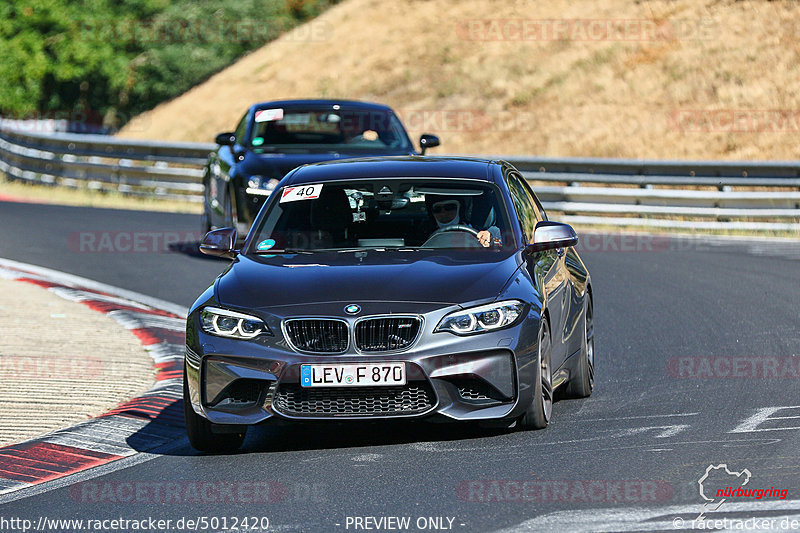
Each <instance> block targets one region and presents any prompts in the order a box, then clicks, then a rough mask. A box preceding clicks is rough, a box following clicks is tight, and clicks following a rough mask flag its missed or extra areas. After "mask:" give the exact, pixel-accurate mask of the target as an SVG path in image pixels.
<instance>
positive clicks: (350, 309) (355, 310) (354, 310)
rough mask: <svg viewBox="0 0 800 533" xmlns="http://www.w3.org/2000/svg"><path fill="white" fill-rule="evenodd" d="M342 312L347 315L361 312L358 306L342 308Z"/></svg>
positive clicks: (351, 305)
mask: <svg viewBox="0 0 800 533" xmlns="http://www.w3.org/2000/svg"><path fill="white" fill-rule="evenodd" d="M344 312H345V313H347V314H348V315H357V314H358V313H360V312H361V306H360V305H358V304H350V305H348V306H347V307H345V308H344Z"/></svg>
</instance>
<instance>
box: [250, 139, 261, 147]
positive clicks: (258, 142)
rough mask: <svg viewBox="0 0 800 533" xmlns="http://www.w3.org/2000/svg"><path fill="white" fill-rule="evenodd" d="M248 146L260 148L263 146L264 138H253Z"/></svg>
mask: <svg viewBox="0 0 800 533" xmlns="http://www.w3.org/2000/svg"><path fill="white" fill-rule="evenodd" d="M250 144H252V145H253V146H261V145H262V144H264V137H253V140H252V141H250Z"/></svg>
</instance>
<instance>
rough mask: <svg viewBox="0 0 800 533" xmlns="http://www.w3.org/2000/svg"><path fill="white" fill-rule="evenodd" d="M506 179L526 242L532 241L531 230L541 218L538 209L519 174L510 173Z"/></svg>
mask: <svg viewBox="0 0 800 533" xmlns="http://www.w3.org/2000/svg"><path fill="white" fill-rule="evenodd" d="M506 181H507V182H508V190H509V192H510V193H511V199H512V200H513V201H514V208H515V209H516V211H517V217H518V218H519V223H520V225H521V226H522V231H523V232H524V233H525V237H526V238H527V239H528V242H533V230H534V229H535V228H536V223H537V222H539V221H540V220H541V218H540V214H539V209H538V208H537V206H536V204H535V203H534V201H533V198H532V197H531V195H530V194H528V191H527V190H526V189H525V184H523V182H522V181H523V180H522V178H521V177H520V176H519V175H517V174H514V173H510V174H508V177H507V178H506Z"/></svg>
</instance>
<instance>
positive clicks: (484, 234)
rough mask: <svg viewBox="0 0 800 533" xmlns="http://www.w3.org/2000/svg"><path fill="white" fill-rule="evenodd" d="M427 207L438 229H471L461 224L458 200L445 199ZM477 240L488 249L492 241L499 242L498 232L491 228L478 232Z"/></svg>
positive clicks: (493, 227)
mask: <svg viewBox="0 0 800 533" xmlns="http://www.w3.org/2000/svg"><path fill="white" fill-rule="evenodd" d="M429 205H430V211H431V214H432V215H433V218H434V220H435V221H436V225H437V226H438V229H442V228H447V227H450V226H457V225H459V224H460V225H462V226H469V227H472V226H471V225H470V224H466V223H464V224H462V223H461V202H459V201H458V200H456V199H454V198H445V199H443V200H438V201H436V202H434V203H432V204H429ZM477 238H478V241H479V242H480V243H481V246H483V247H484V248H488V247H489V246H491V245H492V240H497V242H500V230H499V229H498V228H497V227H495V226H492V227H491V228H489V229H488V230H481V231H479V232H478V235H477Z"/></svg>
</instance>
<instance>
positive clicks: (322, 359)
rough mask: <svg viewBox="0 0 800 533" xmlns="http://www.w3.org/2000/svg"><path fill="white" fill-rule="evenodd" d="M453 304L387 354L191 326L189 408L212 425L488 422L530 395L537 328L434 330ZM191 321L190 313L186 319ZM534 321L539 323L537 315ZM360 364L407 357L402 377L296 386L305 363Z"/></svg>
mask: <svg viewBox="0 0 800 533" xmlns="http://www.w3.org/2000/svg"><path fill="white" fill-rule="evenodd" d="M451 310H452V309H445V310H443V311H441V312H439V313H436V314H437V315H439V316H438V318H437V317H436V316H426V317H425V321H424V326H423V332H422V334H421V335H420V337H419V338H418V339H417V342H416V343H415V344H414V345H413V346H412V347H411V348H410V349H408V350H407V351H403V352H399V353H385V354H383V353H373V354H361V353H355V351H353V350H351V352H350V353H344V354H341V355H335V356H331V355H311V354H303V353H298V352H297V351H295V350H293V349H292V348H291V346H290V344H289V343H288V342H286V341H285V339H283V331H282V330H281V328H280V327H277V328H276V327H274V325H273V324H269V325H270V328H271V329H272V331H273V332H275V335H276V336H275V337H274V338H271V339H270V341H269V342H266V343H254V342H249V341H240V340H233V339H225V338H221V337H215V336H210V335H207V334H205V333H204V332H203V331H202V330H201V329H200V328H196V327H189V328H188V329H187V347H186V376H187V385H188V389H189V395H190V398H191V403H192V407H193V408H194V410H195V412H197V413H198V414H201V415H203V416H205V417H206V418H207V419H209V420H210V421H211V422H213V423H216V424H236V425H249V424H257V423H260V422H264V421H266V420H269V419H272V418H276V419H287V420H347V419H362V420H363V419H388V418H439V419H444V420H447V419H450V420H490V419H501V418H510V417H513V416H516V415H517V414H519V411H520V407H519V406H520V405H526V404H525V400H526V398H527V394H529V390H528V389H529V387H528V386H526V385H524V383H526V381H527V380H526V378H525V373H524V372H523V373H520V371H519V369H520V368H529V367H532V365H530V364H529V363H530V360H531V358H532V357H535V344H534V343H535V335H534V336H531V335H528V334H527V331H529V329H530V328H529V327H526V322H527V320H524V321H522V322H521V323H520V324H518V325H517V326H515V327H513V328H509V329H505V330H501V331H497V332H490V333H485V334H480V335H474V336H469V337H459V336H456V335H452V334H450V333H446V332H440V333H433V331H432V329H433V327H435V325H436V324H437V323H438V321H439V320H438V319H439V318H441V316H443V315H444V314H446V313H447V312H449V311H451ZM193 319H194V316H193V315H190V317H189V320H190V322H191V321H192V320H193ZM535 319H536V320H537V322H538V315H536V316H535ZM353 320H354V319H353ZM528 326H530V325H529V324H528ZM536 327H537V328H538V323H537V326H536ZM534 331H538V329H534ZM531 337H533V338H531ZM365 362H366V363H381V362H403V363H405V364H406V370H407V375H408V384H407V385H405V386H403V387H399V386H397V387H338V388H310V389H309V388H302V387H300V365H302V364H306V363H351V364H352V363H365ZM520 382H522V383H523V386H522V387H520ZM521 391H522V393H521ZM521 396H522V400H521V399H520V397H521Z"/></svg>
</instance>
